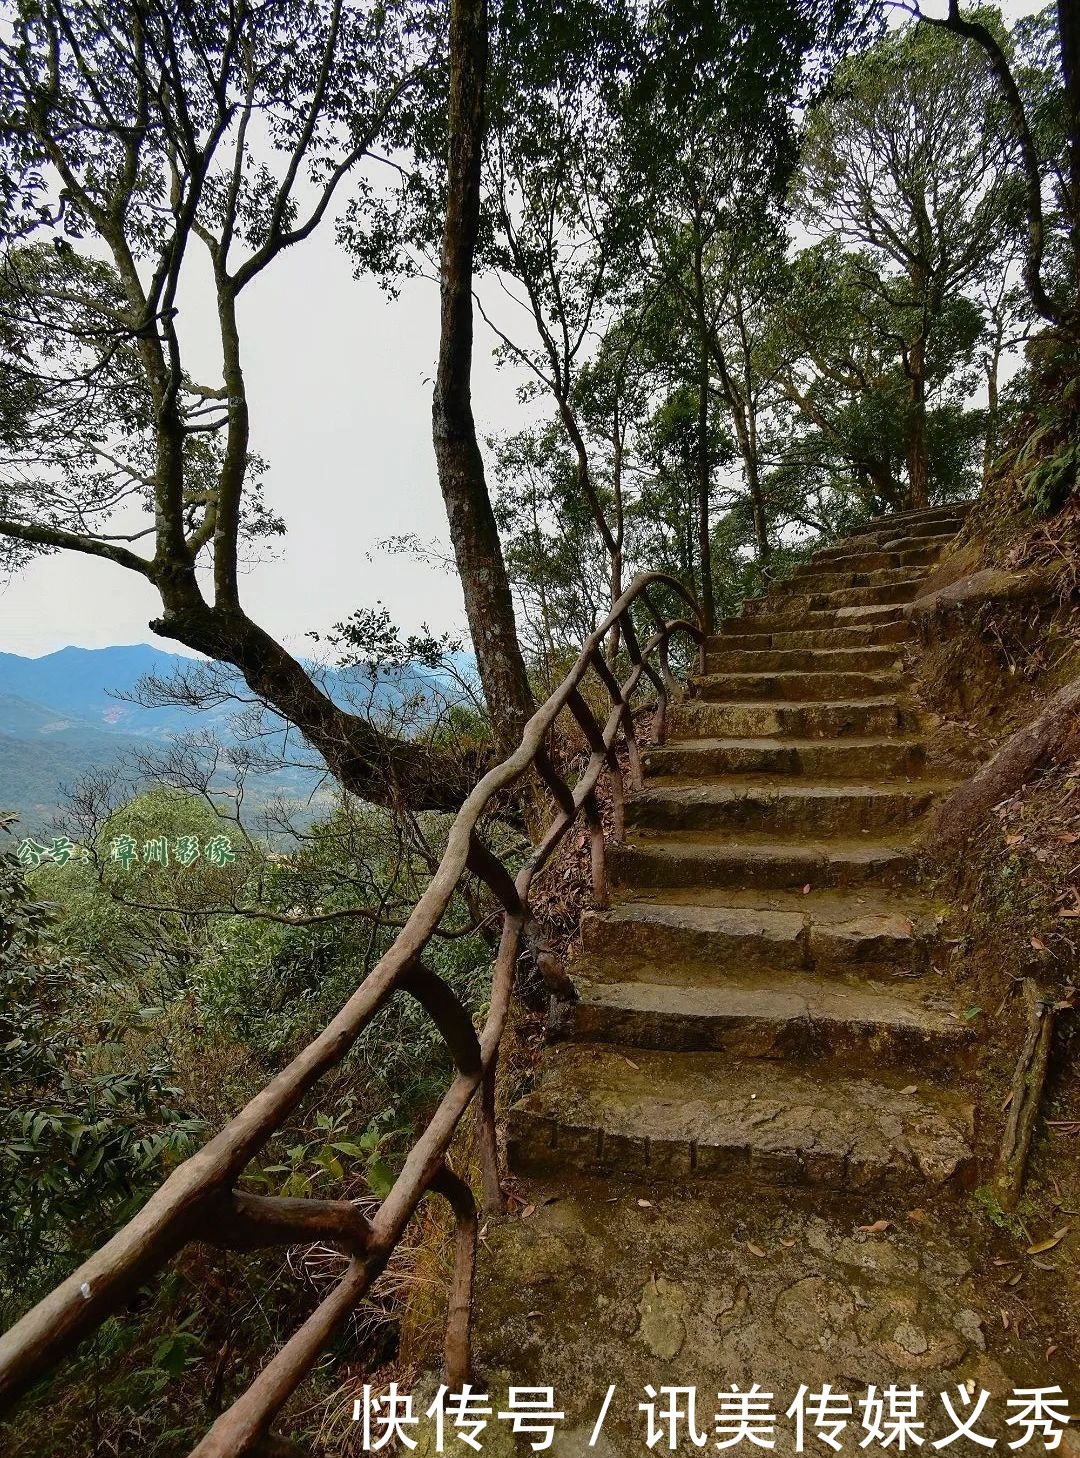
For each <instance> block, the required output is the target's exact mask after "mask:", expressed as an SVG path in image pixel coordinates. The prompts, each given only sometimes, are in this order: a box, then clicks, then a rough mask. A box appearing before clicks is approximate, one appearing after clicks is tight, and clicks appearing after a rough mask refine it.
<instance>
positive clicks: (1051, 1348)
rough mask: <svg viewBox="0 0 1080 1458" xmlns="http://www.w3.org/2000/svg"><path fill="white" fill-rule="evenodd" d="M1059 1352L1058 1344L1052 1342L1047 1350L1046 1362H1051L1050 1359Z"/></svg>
mask: <svg viewBox="0 0 1080 1458" xmlns="http://www.w3.org/2000/svg"><path fill="white" fill-rule="evenodd" d="M1057 1350H1058V1344H1057V1342H1051V1343H1050V1345H1049V1346H1048V1347H1047V1349H1046V1356H1045V1358H1044V1360H1045V1361H1047V1362H1049V1360H1050V1358H1051V1357H1052V1356H1053V1355H1054V1353H1055V1352H1056V1351H1057Z"/></svg>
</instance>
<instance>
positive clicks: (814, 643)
mask: <svg viewBox="0 0 1080 1458" xmlns="http://www.w3.org/2000/svg"><path fill="white" fill-rule="evenodd" d="M760 627H761V620H760V619H758V621H757V622H756V623H755V624H754V630H753V631H752V632H748V631H747V628H748V624H747V622H746V620H745V619H744V618H729V619H728V620H727V622H725V623H721V625H720V631H719V633H714V634H713V636H712V637H711V638H707V639H706V640H705V650H706V653H707V654H713V653H721V652H724V651H725V650H727V649H729V648H731V649H759V648H796V649H799V650H802V649H805V648H834V649H841V650H845V649H853V648H873V647H880V646H886V647H887V646H891V645H893V644H897V643H904V642H906V641H907V640H908V639H909V638H910V637H911V627H910V624H909V623H908V622H907V620H906V619H905V618H904V617H903V616H902V615H900V614H898V615H897V616H896V617H895V618H892V619H891V620H890V621H889V622H885V623H877V624H874V623H871V624H868V625H861V624H848V623H845V624H843V625H842V626H840V627H831V628H830V627H812V628H798V627H784V628H780V629H778V630H777V631H775V632H766V631H764V630H761V631H759V628H760Z"/></svg>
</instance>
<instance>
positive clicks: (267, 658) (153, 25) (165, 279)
mask: <svg viewBox="0 0 1080 1458" xmlns="http://www.w3.org/2000/svg"><path fill="white" fill-rule="evenodd" d="M462 8H463V7H462V6H461V5H456V6H455V13H456V21H455V23H456V31H455V34H456V35H457V36H458V37H459V38H460V32H461V29H462V21H461V12H462ZM443 21H444V16H443V14H442V12H441V9H440V8H439V7H432V6H431V5H430V4H427V3H424V0H392V3H389V4H384V3H380V4H366V3H350V0H269V3H266V4H261V5H252V4H250V3H248V0H232V3H229V4H225V5H218V4H212V3H207V0H195V3H192V4H187V3H185V4H183V5H180V4H177V3H174V0H150V3H143V0H139V3H135V0H44V3H42V4H40V5H33V6H29V5H28V6H25V7H23V8H22V9H21V10H20V13H19V15H18V16H17V18H16V19H15V21H14V23H13V24H12V25H11V26H10V27H9V29H8V30H7V31H5V33H4V35H3V38H2V39H0V72H2V79H0V178H2V192H0V229H2V243H3V252H2V258H0V351H2V353H3V359H4V365H5V371H4V387H3V391H2V392H0V393H2V404H0V431H2V434H3V448H4V449H3V464H2V466H0V540H2V541H3V543H4V544H5V548H6V552H5V555H6V558H7V561H8V565H9V566H14V565H18V564H19V563H20V562H21V561H23V560H25V558H26V557H27V556H29V555H32V554H34V553H39V552H49V551H56V550H67V551H73V552H79V553H84V554H90V555H93V556H95V557H98V558H104V559H107V560H108V561H110V562H113V563H115V564H116V566H117V567H118V568H121V569H124V570H126V571H130V572H135V573H138V574H139V575H140V576H142V577H143V578H145V579H146V580H147V581H149V582H150V583H151V584H152V585H153V587H154V589H155V590H156V592H157V594H158V596H159V599H160V603H161V612H160V615H159V616H158V617H157V618H156V619H155V620H154V621H153V623H152V624H151V626H152V627H153V629H154V631H155V632H157V633H159V634H161V635H162V636H163V637H166V638H171V639H174V640H175V641H177V642H179V643H183V644H185V645H186V646H187V647H189V648H192V649H195V650H197V651H198V652H200V653H203V654H206V655H207V656H208V657H209V658H210V659H213V660H217V661H218V662H219V663H222V664H226V665H231V666H232V668H233V669H235V670H237V671H238V673H239V675H240V676H242V678H243V680H245V681H246V684H247V686H248V688H249V689H250V690H251V691H252V692H253V693H254V694H255V695H256V697H257V698H258V699H259V700H260V701H262V702H263V703H264V704H266V705H267V706H269V707H270V708H271V709H273V710H275V711H277V712H278V713H280V714H281V715H283V716H284V717H285V718H286V719H287V720H288V721H289V722H291V723H293V724H295V725H296V726H297V727H298V728H299V729H300V730H301V731H302V733H303V734H304V735H305V736H306V738H307V739H308V740H309V742H310V743H311V744H312V745H313V746H314V747H315V748H316V749H317V750H318V751H319V753H320V754H321V755H322V757H323V759H324V760H325V761H326V763H327V765H328V766H329V767H330V769H331V771H332V772H333V773H334V774H335V775H336V776H337V778H338V779H339V780H340V782H341V783H342V785H344V786H345V788H346V789H348V790H350V791H352V792H353V793H355V794H358V795H360V796H362V797H363V798H364V799H367V800H370V801H375V802H379V803H386V802H388V801H397V800H402V801H405V802H407V803H408V804H409V805H410V806H412V807H413V808H431V809H440V808H453V807H454V806H455V805H457V804H459V803H460V800H461V797H462V794H463V792H464V790H465V789H466V788H467V781H468V778H469V777H470V776H469V775H468V769H467V767H466V766H463V765H462V764H461V762H460V759H459V757H457V756H453V755H450V754H448V753H445V752H439V751H436V750H434V749H433V748H431V747H430V746H428V745H424V744H421V743H419V742H416V741H412V740H409V739H407V738H406V739H403V738H400V737H398V736H396V735H394V734H392V733H389V732H387V730H386V728H385V726H381V727H380V725H379V724H378V723H377V722H375V720H374V719H373V718H372V717H371V716H370V715H367V714H363V713H355V712H349V711H346V710H345V709H343V708H342V707H340V706H339V705H337V704H335V703H334V702H333V701H332V700H331V698H330V697H329V696H328V695H327V694H326V693H325V692H324V691H323V689H322V687H321V686H320V685H319V683H318V682H317V681H316V679H315V678H314V677H313V675H312V674H311V673H310V672H309V671H308V670H307V668H306V667H305V666H304V664H302V663H301V662H300V661H299V660H298V659H297V658H296V657H294V656H293V655H291V654H290V653H288V652H287V651H286V650H285V649H284V648H283V646H282V645H281V644H280V643H278V642H277V641H276V640H275V639H274V638H273V637H272V636H271V634H270V633H268V632H267V631H266V629H265V628H263V627H262V626H261V625H260V624H259V623H258V622H256V621H255V620H254V619H253V618H252V617H251V616H250V615H249V614H248V612H247V611H246V610H245V607H244V604H243V601H242V594H241V583H240V578H241V566H242V562H243V559H244V553H245V551H246V550H247V549H248V546H249V544H250V543H251V541H252V539H254V538H257V537H259V536H260V535H265V534H267V533H278V532H281V531H283V530H284V526H283V524H282V522H281V521H280V520H279V519H278V518H276V517H275V516H274V515H273V514H272V513H270V512H269V511H268V510H267V509H266V507H265V505H264V503H263V499H262V494H261V469H262V463H261V462H260V460H259V458H258V457H257V455H256V454H255V453H254V451H253V446H252V442H251V440H250V432H249V402H248V392H247V386H246V382H245V363H246V360H245V350H244V338H243V327H242V316H241V308H240V306H241V300H242V298H243V296H244V294H245V291H246V290H247V289H248V288H249V286H250V285H251V284H252V283H253V282H254V281H255V280H256V279H257V278H259V277H260V276H261V275H262V274H263V273H264V272H265V271H266V270H267V269H269V268H271V267H273V265H274V263H275V261H276V260H277V259H279V258H280V257H281V255H282V254H283V253H284V252H285V251H286V250H287V249H292V248H295V247H297V246H298V245H300V244H302V243H303V241H304V240H305V239H307V238H308V237H309V236H310V235H311V234H312V233H313V232H314V231H315V229H316V228H318V227H319V226H320V224H321V223H322V222H323V221H324V220H325V219H327V217H328V216H332V214H333V212H334V210H335V209H337V208H338V207H339V204H340V202H341V200H342V197H343V195H344V193H345V190H346V189H348V191H349V194H350V197H351V200H352V213H351V218H352V222H353V241H354V245H355V248H356V249H357V250H358V251H359V253H360V254H361V256H362V262H363V264H364V266H365V267H369V268H373V269H380V268H383V267H385V266H386V261H387V259H388V258H389V256H390V255H389V253H388V250H387V247H386V239H387V238H388V237H389V236H390V235H391V234H392V233H393V232H394V209H395V207H396V206H397V195H396V193H395V190H394V188H393V187H388V186H385V185H383V183H382V182H381V180H380V176H379V169H380V166H381V167H383V168H384V169H385V168H386V164H389V171H390V173H391V174H392V175H394V176H396V175H397V168H398V166H399V164H398V162H397V159H398V158H399V157H400V156H401V155H403V154H405V153H406V152H407V149H408V148H409V146H410V145H411V143H412V140H413V136H414V132H415V128H416V125H417V116H418V115H419V114H421V113H422V114H423V115H424V116H425V117H429V118H430V117H432V116H436V117H437V118H438V119H439V125H440V136H443V137H445V119H446V110H447V108H446V72H447V46H446V42H445V35H444V33H443V32H444V25H443ZM455 75H456V80H455V85H454V87H453V88H451V98H452V100H453V101H454V103H455V105H456V106H457V107H458V110H459V111H460V107H461V104H462V84H463V83H462V80H461V66H460V64H459V66H458V68H457V71H456V72H455ZM467 79H468V78H467V76H466V81H467ZM480 84H482V73H481V76H480ZM473 104H474V105H475V102H474V103H473ZM443 155H444V158H445V152H444V154H443ZM469 165H470V164H468V163H467V162H466V164H465V166H466V171H467V170H468V166H469ZM444 167H445V160H444ZM461 167H462V163H461V158H460V154H459V153H453V154H452V156H451V168H450V181H451V186H450V189H449V195H450V206H449V208H448V213H447V244H446V249H445V257H446V260H447V265H448V268H451V267H452V266H454V265H455V261H456V262H457V263H458V264H460V266H459V267H458V270H457V273H456V274H455V275H453V276H452V277H450V279H449V282H450V284H451V285H452V284H453V283H454V281H455V279H456V281H457V284H458V288H457V293H456V295H455V294H454V290H453V288H452V287H450V288H448V290H444V311H443V313H444V336H447V335H448V334H449V337H450V340H451V344H453V343H454V328H455V326H456V328H457V344H456V350H455V349H451V350H450V351H449V353H448V352H447V349H446V347H445V341H444V357H443V359H442V361H441V363H440V374H439V380H440V386H441V396H442V401H443V408H442V411H441V416H440V417H438V418H439V419H441V420H442V422H443V424H444V427H445V428H444V430H443V432H442V438H441V442H442V447H443V450H444V452H445V438H446V436H447V434H448V433H449V435H451V436H453V434H454V430H455V429H457V428H458V425H459V422H458V421H457V420H456V417H455V412H456V416H457V417H460V415H461V401H462V398H465V399H466V400H467V390H468V381H467V362H468V355H469V350H470V348H471V341H470V340H469V339H468V338H467V337H466V338H465V339H464V353H463V352H462V341H461V323H460V321H461V314H462V310H461V295H462V289H464V300H465V302H466V304H468V301H469V284H470V278H471V275H470V274H469V271H468V245H467V241H466V245H465V254H464V256H463V258H460V259H456V256H455V251H454V250H455V246H456V240H457V239H459V238H462V237H464V238H466V240H467V236H468V229H469V218H468V216H467V215H466V216H465V217H464V218H462V217H461V215H460V206H459V205H458V204H457V201H456V200H457V198H458V194H457V193H456V192H455V183H456V182H459V181H460V177H461ZM455 206H457V211H456V212H455ZM466 213H467V209H466ZM358 219H359V225H358V224H357V220H358ZM459 252H460V248H459ZM207 272H208V273H209V277H210V279H211V281H212V293H213V301H214V306H215V309H216V316H217V328H216V346H217V363H216V366H215V369H214V372H213V376H212V377H211V378H209V379H207V378H205V376H204V375H201V374H196V372H195V371H194V370H193V368H192V367H191V364H190V360H191V356H192V353H193V349H194V346H195V335H196V330H197V329H198V327H199V326H200V325H201V324H202V323H203V321H202V320H200V319H198V318H196V317H194V314H195V313H196V312H197V311H194V312H193V311H191V310H189V308H188V307H187V301H188V300H189V299H190V298H191V297H192V294H191V292H189V290H190V289H191V284H190V282H189V280H190V279H191V277H192V275H193V274H196V275H197V274H199V273H202V274H203V276H205V274H206V273H207ZM200 343H201V341H200ZM463 361H464V365H463ZM463 368H464V376H463V374H462V370H463ZM455 371H456V373H455ZM463 381H464V383H463ZM463 391H464V397H463V393H462V392H463ZM437 424H438V419H437ZM467 424H468V422H466V425H467ZM458 433H459V434H460V430H459V431H458ZM466 434H467V431H466ZM436 439H437V443H439V442H440V434H439V431H438V430H437V431H436ZM455 525H456V523H455V522H454V521H453V520H452V521H451V529H452V532H453V531H454V528H455ZM492 536H493V532H492V533H490V534H489V536H488V538H487V539H486V540H483V541H481V542H480V543H479V546H478V547H477V549H476V550H474V552H473V556H472V558H471V559H470V560H469V562H468V563H467V566H468V568H469V571H470V573H471V580H477V578H478V577H482V576H483V574H484V573H485V572H487V573H488V577H489V578H491V579H495V580H496V586H497V578H498V573H499V571H500V570H501V567H502V564H501V558H500V557H499V555H498V539H497V536H496V537H494V544H493V543H492V540H491V537H492ZM471 540H472V541H473V542H474V544H475V533H473V537H472V539H471ZM485 551H486V552H487V558H489V559H490V560H487V559H485V556H484V553H485ZM467 585H468V584H467V583H466V586H467ZM495 596H496V598H497V597H498V593H497V592H496V594H495ZM504 597H505V603H504V612H503V618H502V628H503V632H502V638H501V639H500V640H499V641H498V642H497V643H495V651H497V654H498V655H501V657H499V658H498V660H497V661H496V662H495V667H494V668H492V663H493V657H492V653H491V652H488V651H487V650H488V648H489V646H490V645H491V643H492V639H493V626H492V625H491V624H489V626H488V629H487V631H486V633H484V634H479V635H478V639H477V644H476V646H477V652H478V658H479V667H480V672H481V677H482V679H483V680H484V685H485V688H486V689H487V690H488V698H489V705H490V709H491V712H492V715H493V718H494V719H495V722H496V725H498V724H499V723H500V722H502V721H503V720H504V719H508V720H509V721H510V723H511V724H512V725H515V726H516V725H517V724H519V723H520V720H521V711H522V707H523V703H527V697H526V696H527V690H528V686H527V683H525V681H524V672H523V669H522V668H521V665H520V654H519V653H518V650H517V644H516V639H514V637H513V620H512V610H511V609H510V603H509V593H508V592H506V593H505V594H504ZM496 607H498V603H496ZM507 614H509V615H510V616H509V628H507V624H506V615H507ZM471 616H472V615H471ZM491 616H492V615H491V613H490V612H489V614H488V617H489V618H490V617H491ZM507 654H509V655H510V657H511V658H513V655H515V654H516V655H517V661H516V664H512V665H511V667H512V671H514V672H516V680H515V683H516V688H517V692H516V696H515V695H514V694H509V695H508V694H506V693H505V692H503V691H502V689H503V687H504V685H505V682H506V678H505V674H504V672H503V669H504V660H505V657H506V655H507ZM500 737H505V736H500ZM514 737H515V738H516V735H515V736H514Z"/></svg>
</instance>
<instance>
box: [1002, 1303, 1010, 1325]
mask: <svg viewBox="0 0 1080 1458" xmlns="http://www.w3.org/2000/svg"><path fill="white" fill-rule="evenodd" d="M1001 1324H1002V1326H1003V1327H1004V1328H1005V1330H1006V1331H1008V1329H1009V1313H1008V1312H1007V1311H1006V1310H1005V1308H1004V1306H1003V1307H1002V1308H1001Z"/></svg>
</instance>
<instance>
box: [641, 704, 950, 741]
mask: <svg viewBox="0 0 1080 1458" xmlns="http://www.w3.org/2000/svg"><path fill="white" fill-rule="evenodd" d="M922 727H923V716H922V715H920V714H919V713H918V712H917V711H916V710H914V709H912V708H909V707H908V706H906V705H904V704H902V703H901V702H900V700H899V699H898V698H881V699H840V700H836V701H835V702H832V703H817V702H815V701H813V700H802V701H795V700H790V699H789V700H782V699H770V700H768V701H766V702H762V703H755V702H753V701H752V700H740V701H729V702H728V703H726V704H718V703H707V702H706V701H705V700H703V699H688V700H686V701H684V702H683V703H680V704H676V705H675V706H674V707H673V708H672V710H671V712H670V715H669V718H668V734H669V738H670V739H671V740H684V739H750V738H756V737H757V736H759V735H760V736H762V737H763V738H767V739H774V738H777V737H785V736H791V737H792V738H796V739H819V738H830V739H831V738H834V737H836V736H838V735H840V736H844V735H853V736H858V737H860V738H865V737H866V736H868V735H881V734H913V733H918V732H919V730H920V729H921V728H922Z"/></svg>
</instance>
